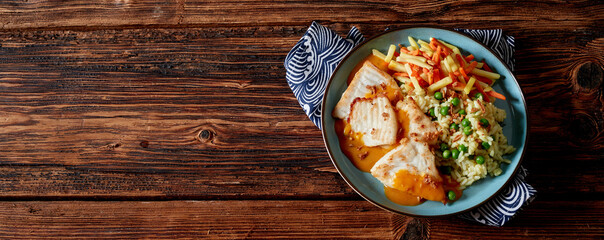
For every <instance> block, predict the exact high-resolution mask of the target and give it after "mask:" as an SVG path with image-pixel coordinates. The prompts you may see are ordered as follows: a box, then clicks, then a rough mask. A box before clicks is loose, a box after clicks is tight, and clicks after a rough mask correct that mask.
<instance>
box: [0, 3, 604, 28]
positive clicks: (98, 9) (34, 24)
mask: <svg viewBox="0 0 604 240" xmlns="http://www.w3.org/2000/svg"><path fill="white" fill-rule="evenodd" d="M603 10H604V6H602V4H598V2H597V1H571V2H564V3H561V2H559V1H530V2H523V4H517V3H516V2H513V1H488V2H485V1H463V2H461V1H453V0H447V1H438V2H433V1H426V0H422V1H414V2H412V3H411V2H399V3H396V2H390V1H378V0H374V1H338V2H331V1H305V2H299V1H280V2H274V1H266V0H243V1H226V2H225V1H182V0H178V1H157V0H146V1H130V0H115V1H99V2H94V3H91V2H89V1H83V0H69V1H60V2H57V1H48V0H46V1H33V2H31V1H26V2H14V1H9V2H3V3H1V4H0V14H2V15H3V20H2V21H0V23H1V24H2V25H1V26H0V27H1V28H2V29H24V28H69V27H85V28H90V27H100V28H106V27H108V26H122V27H139V26H140V27H149V26H168V25H170V26H173V25H180V26H184V27H186V26H190V25H196V26H215V25H223V26H246V25H247V26H249V25H255V26H257V25H275V26H283V25H295V24H298V25H299V24H308V23H309V21H312V20H317V21H322V22H336V23H345V22H350V21H356V22H374V23H378V24H391V23H396V22H401V21H408V22H413V21H415V22H417V21H419V22H422V23H442V22H455V23H457V24H458V26H463V25H465V24H467V23H470V22H473V23H475V24H476V25H481V26H491V24H492V23H493V22H509V21H515V22H516V23H515V24H516V25H520V26H528V25H533V26H534V27H536V28H541V29H543V28H545V29H548V30H555V29H558V28H559V27H560V25H565V26H570V27H572V26H574V25H578V24H586V25H590V26H593V25H597V23H598V22H597V20H600V21H601V20H602V15H601V14H600V13H601V12H602V11H603ZM586 20H587V22H585V21H586ZM486 23H488V24H486ZM529 23H530V24H529ZM552 23H555V24H552ZM600 26H601V22H600Z"/></svg>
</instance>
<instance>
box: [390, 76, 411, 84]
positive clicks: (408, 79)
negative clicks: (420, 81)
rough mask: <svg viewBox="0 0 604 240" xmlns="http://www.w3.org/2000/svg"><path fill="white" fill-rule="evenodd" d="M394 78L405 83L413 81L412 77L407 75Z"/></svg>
mask: <svg viewBox="0 0 604 240" xmlns="http://www.w3.org/2000/svg"><path fill="white" fill-rule="evenodd" d="M394 79H396V80H397V81H399V82H402V83H403V84H406V83H408V82H409V81H411V79H410V78H407V77H403V76H394Z"/></svg>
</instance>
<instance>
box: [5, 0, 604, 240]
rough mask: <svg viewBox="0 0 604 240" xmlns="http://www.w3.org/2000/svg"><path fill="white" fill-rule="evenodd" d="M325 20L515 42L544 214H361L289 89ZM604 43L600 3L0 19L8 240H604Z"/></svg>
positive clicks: (290, 7)
mask: <svg viewBox="0 0 604 240" xmlns="http://www.w3.org/2000/svg"><path fill="white" fill-rule="evenodd" d="M312 21H318V22H319V23H321V24H323V25H325V26H327V27H329V28H331V29H334V30H335V31H336V32H338V33H340V34H342V35H343V34H345V33H346V32H347V31H348V30H349V29H350V27H352V26H357V27H358V28H359V29H360V30H361V32H362V33H363V34H365V36H368V37H369V36H372V35H375V34H378V33H381V32H383V31H384V30H386V29H395V28H403V27H413V26H440V27H445V28H450V29H452V28H456V27H461V28H477V29H486V28H500V29H503V30H504V31H505V33H506V34H509V35H512V36H515V37H516V43H517V47H516V63H517V67H516V71H515V75H516V77H517V79H518V81H519V83H520V85H521V88H522V90H523V92H524V94H525V97H526V102H527V105H528V114H529V142H528V143H527V151H526V154H525V159H524V162H523V165H524V166H525V167H527V168H528V170H529V176H528V181H529V183H531V184H532V185H533V186H534V187H535V188H536V189H537V190H538V191H539V195H538V198H537V200H536V201H535V202H534V203H532V204H531V205H530V206H529V207H527V208H526V209H525V210H523V211H522V212H521V213H520V214H519V215H517V216H516V217H515V219H513V220H512V221H511V222H510V223H509V224H507V225H506V226H505V227H503V228H492V227H487V226H481V225H477V224H474V223H469V222H466V221H464V220H460V219H458V218H455V217H448V218H431V219H416V218H410V217H404V216H398V215H392V214H390V213H388V212H385V211H383V210H380V209H378V208H376V207H374V206H372V205H371V204H369V203H367V202H365V201H364V200H362V199H361V198H360V197H359V196H358V195H357V194H356V193H354V192H353V191H352V190H351V189H350V188H349V187H348V186H347V185H346V184H345V182H344V181H343V180H342V179H341V178H340V176H339V175H338V174H337V172H336V171H335V169H334V167H333V166H332V164H331V162H330V160H329V157H328V156H327V153H326V151H325V149H324V146H323V142H322V138H321V133H320V131H319V130H318V129H316V128H315V127H314V125H312V123H311V122H310V121H308V119H307V117H306V116H305V115H304V112H303V111H302V110H301V108H300V107H299V105H298V103H297V102H296V100H295V98H294V96H293V94H292V93H291V91H290V90H289V88H288V86H287V84H286V82H285V79H284V78H285V77H284V76H285V70H284V68H283V60H284V58H285V56H286V54H287V52H288V51H289V50H290V48H291V47H292V46H293V45H294V44H295V43H296V42H297V41H298V40H299V38H300V37H301V36H302V35H303V34H304V32H305V30H306V29H307V28H308V26H309V25H310V23H311V22H312ZM603 26H604V4H601V3H599V2H598V1H572V2H562V1H530V2H522V3H519V2H517V1H488V2H485V1H474V0H471V1H450V0H447V1H437V2H433V1H413V2H397V3H393V2H391V1H377V0H376V1H335V2H331V1H330V2H327V1H304V2H300V1H281V2H273V1H260V0H242V1H236V2H233V1H226V2H225V1H197V0H194V1H189V0H188V1H180V0H179V1H156V0H144V1H131V0H115V1H96V2H90V1H82V0H67V1H45V0H37V1H2V2H0V201H3V202H0V235H2V236H3V237H6V238H24V239H30V238H36V237H37V238H45V237H51V236H54V237H60V238H85V237H88V238H127V237H140V238H178V237H184V238H193V237H200V238H227V239H232V238H262V239H266V238H345V239H351V238H362V239H365V238H375V239H425V238H428V237H430V238H433V239H485V238H493V239H515V238H529V239H534V238H559V239H568V238H577V239H584V238H603V237H604V226H603V225H604V223H603V222H602V217H603V216H602V214H603V213H604V209H603V206H604V204H603V202H602V196H603V195H602V193H603V192H604V187H603V186H602V182H604V174H603V172H602V168H601V167H600V166H601V165H602V164H601V160H602V159H604V93H603V90H604V86H603V83H602V82H603V81H604V80H603V78H604V77H603V76H604V67H603V66H604V27H603ZM32 200H33V201H32ZM52 200H60V201H52ZM65 200H67V201H65ZM72 200H86V201H72ZM104 200H115V201H104ZM123 200H130V201H123ZM157 200H160V201H157ZM165 200H170V201H165ZM182 200H201V201H182ZM142 201H147V202H142Z"/></svg>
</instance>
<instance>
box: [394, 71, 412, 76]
mask: <svg viewBox="0 0 604 240" xmlns="http://www.w3.org/2000/svg"><path fill="white" fill-rule="evenodd" d="M392 76H400V77H409V74H408V73H406V72H395V73H394V74H392Z"/></svg>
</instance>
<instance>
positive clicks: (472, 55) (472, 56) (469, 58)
mask: <svg viewBox="0 0 604 240" xmlns="http://www.w3.org/2000/svg"><path fill="white" fill-rule="evenodd" d="M472 60H474V54H470V55H468V56H466V61H467V62H469V61H472Z"/></svg>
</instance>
